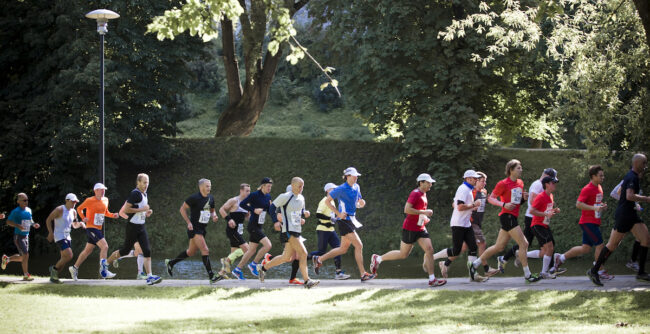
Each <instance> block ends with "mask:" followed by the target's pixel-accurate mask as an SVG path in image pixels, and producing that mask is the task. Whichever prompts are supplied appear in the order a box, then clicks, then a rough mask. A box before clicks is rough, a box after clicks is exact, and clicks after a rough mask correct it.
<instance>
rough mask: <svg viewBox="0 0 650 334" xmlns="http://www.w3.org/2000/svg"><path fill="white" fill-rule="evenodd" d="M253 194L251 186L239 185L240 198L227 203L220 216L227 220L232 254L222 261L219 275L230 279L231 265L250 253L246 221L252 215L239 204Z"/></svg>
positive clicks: (221, 208)
mask: <svg viewBox="0 0 650 334" xmlns="http://www.w3.org/2000/svg"><path fill="white" fill-rule="evenodd" d="M250 193H251V186H250V185H248V184H246V183H242V184H241V185H239V196H235V197H233V198H230V199H229V200H227V201H226V203H224V204H223V205H222V206H221V207H220V208H219V214H221V217H223V218H224V219H225V220H226V236H227V237H228V240H230V254H229V255H228V256H227V257H223V258H221V259H220V262H221V270H220V271H219V275H221V276H223V277H228V273H229V272H230V264H231V263H233V262H235V260H236V259H237V258H238V257H240V256H242V255H244V253H246V252H247V251H248V243H246V241H244V221H245V220H246V218H247V217H248V216H249V215H250V214H249V213H248V211H246V210H244V209H242V208H241V207H240V206H239V204H240V203H241V201H243V200H244V199H246V197H248V195H249V194H250Z"/></svg>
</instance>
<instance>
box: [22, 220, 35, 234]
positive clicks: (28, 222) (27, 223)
mask: <svg viewBox="0 0 650 334" xmlns="http://www.w3.org/2000/svg"><path fill="white" fill-rule="evenodd" d="M32 224H34V221H33V220H31V219H23V220H22V221H21V222H20V226H22V228H23V231H25V232H29V229H30V228H31V227H32Z"/></svg>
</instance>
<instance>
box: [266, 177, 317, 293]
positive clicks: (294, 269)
mask: <svg viewBox="0 0 650 334" xmlns="http://www.w3.org/2000/svg"><path fill="white" fill-rule="evenodd" d="M292 191H293V190H292V188H291V184H289V185H288V186H287V189H286V190H285V192H292ZM271 206H272V207H273V208H275V205H273V204H271ZM275 211H277V208H275ZM304 213H305V210H304V209H303V214H302V218H303V219H302V221H303V224H304V218H305V215H304ZM307 214H308V215H309V212H307ZM276 215H277V220H276V221H275V224H274V225H273V229H275V230H276V231H278V232H280V243H281V244H284V243H285V242H284V240H283V236H282V225H281V224H278V221H282V213H280V212H277V213H276ZM307 217H309V216H307ZM300 240H301V241H302V242H303V244H304V243H305V240H307V239H305V238H302V237H301V238H300ZM264 258H265V259H267V262H268V261H271V259H273V255H271V254H269V253H266V255H264ZM307 259H310V257H309V255H307ZM298 270H300V261H299V260H298V253H296V252H294V253H293V256H292V257H291V275H289V285H304V284H305V282H303V281H301V280H299V279H298V278H297V276H298Z"/></svg>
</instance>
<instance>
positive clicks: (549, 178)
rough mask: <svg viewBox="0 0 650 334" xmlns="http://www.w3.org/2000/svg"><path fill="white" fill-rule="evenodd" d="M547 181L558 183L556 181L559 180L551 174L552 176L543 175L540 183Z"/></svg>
mask: <svg viewBox="0 0 650 334" xmlns="http://www.w3.org/2000/svg"><path fill="white" fill-rule="evenodd" d="M549 182H553V183H558V182H560V180H558V179H557V177H555V176H552V177H551V176H545V177H544V178H543V179H542V184H547V183H549Z"/></svg>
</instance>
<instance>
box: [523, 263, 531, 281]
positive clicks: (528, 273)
mask: <svg viewBox="0 0 650 334" xmlns="http://www.w3.org/2000/svg"><path fill="white" fill-rule="evenodd" d="M524 277H526V278H528V277H530V269H529V268H528V266H525V267H524Z"/></svg>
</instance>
